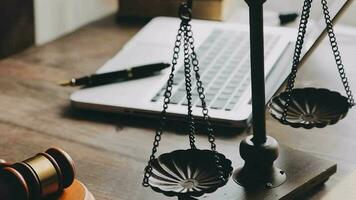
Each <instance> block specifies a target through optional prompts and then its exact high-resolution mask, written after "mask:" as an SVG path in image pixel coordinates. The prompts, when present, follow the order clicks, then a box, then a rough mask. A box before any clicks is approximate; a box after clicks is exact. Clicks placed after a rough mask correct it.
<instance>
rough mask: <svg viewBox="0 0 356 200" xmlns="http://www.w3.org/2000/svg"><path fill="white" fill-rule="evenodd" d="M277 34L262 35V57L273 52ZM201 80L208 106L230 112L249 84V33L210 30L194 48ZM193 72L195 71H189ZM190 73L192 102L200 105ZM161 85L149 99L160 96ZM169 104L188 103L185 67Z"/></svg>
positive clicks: (175, 83) (176, 76)
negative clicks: (263, 52) (263, 39)
mask: <svg viewBox="0 0 356 200" xmlns="http://www.w3.org/2000/svg"><path fill="white" fill-rule="evenodd" d="M278 39H279V38H278V35H277V36H276V35H265V58H268V55H269V54H270V52H271V51H272V48H273V46H274V45H273V44H275V43H276V42H277V41H278ZM197 55H198V59H199V61H200V62H199V68H200V75H201V80H202V82H203V86H204V88H205V101H206V103H207V105H208V107H209V108H211V109H217V110H226V111H231V110H233V109H234V107H235V106H236V105H237V103H238V102H239V100H240V97H241V96H242V95H243V93H244V92H245V91H246V90H247V89H249V87H250V80H251V79H250V56H249V55H250V45H249V36H248V32H244V31H239V32H237V31H230V30H221V29H215V30H213V31H212V32H211V33H210V35H209V36H208V37H207V39H206V40H205V41H204V42H203V43H202V44H201V45H200V46H199V48H198V49H197ZM192 73H194V71H192ZM195 82H196V80H195V76H194V75H192V83H193V86H194V87H192V104H193V105H194V106H198V107H201V102H200V99H199V97H198V92H197V88H196V86H195ZM165 87H166V86H163V87H162V88H161V89H160V90H159V91H158V92H157V93H156V95H155V96H154V97H153V98H152V99H151V101H152V102H157V101H159V100H161V99H162V98H163V94H164V91H165ZM170 104H177V105H187V99H186V90H185V80H184V66H181V67H180V68H179V69H178V70H177V71H176V73H175V76H174V90H173V92H172V96H171V101H170Z"/></svg>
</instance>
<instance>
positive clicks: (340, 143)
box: [0, 17, 356, 200]
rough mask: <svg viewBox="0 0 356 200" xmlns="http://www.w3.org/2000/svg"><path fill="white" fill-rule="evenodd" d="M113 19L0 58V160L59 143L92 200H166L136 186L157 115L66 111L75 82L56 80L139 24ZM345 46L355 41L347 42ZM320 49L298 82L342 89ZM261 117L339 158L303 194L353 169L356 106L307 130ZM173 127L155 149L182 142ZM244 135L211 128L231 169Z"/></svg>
mask: <svg viewBox="0 0 356 200" xmlns="http://www.w3.org/2000/svg"><path fill="white" fill-rule="evenodd" d="M114 21H115V20H114V17H109V18H106V19H104V20H101V21H99V22H97V23H94V24H91V25H88V26H86V27H84V28H82V29H80V30H78V31H76V32H74V33H72V34H70V35H68V36H66V37H64V38H61V39H59V40H56V41H54V42H51V43H49V44H47V45H44V46H40V47H33V48H31V49H29V50H27V51H25V52H23V53H21V54H18V55H15V56H12V57H10V58H7V59H4V60H1V61H0V91H1V92H0V138H1V139H0V158H3V159H5V160H7V161H9V162H15V161H19V160H22V159H24V158H27V157H30V156H32V155H34V154H35V153H37V152H41V151H43V150H45V149H47V148H48V147H50V146H58V147H60V148H63V149H64V150H66V151H67V152H69V153H70V155H71V156H72V157H73V159H74V161H75V162H76V167H77V172H78V178H79V179H80V180H81V181H82V182H84V183H85V185H86V186H87V187H88V188H89V190H90V191H91V192H92V193H93V194H94V196H95V198H96V199H97V200H116V199H117V200H136V199H138V200H141V199H166V198H165V197H164V196H162V195H159V194H156V193H153V192H151V191H150V190H149V189H145V188H142V187H141V181H142V172H143V168H144V167H145V165H146V162H147V159H148V156H149V152H150V151H151V145H152V140H153V136H154V127H155V126H156V124H157V121H155V120H149V119H143V118H135V117H129V116H123V115H116V114H107V113H99V112H91V111H81V110H73V109H72V108H71V107H70V102H69V95H70V94H71V93H72V92H73V91H75V90H76V88H63V87H60V86H58V85H57V84H56V82H57V81H59V80H62V79H68V78H71V77H75V76H81V75H85V74H89V73H93V72H94V71H95V70H96V69H97V68H98V67H99V66H100V65H102V64H103V63H104V62H105V61H106V60H108V59H109V58H110V57H112V56H113V55H114V54H115V53H116V52H117V51H119V50H120V48H121V47H122V46H123V45H124V43H125V42H126V41H128V40H129V39H130V38H131V37H132V36H133V35H134V34H135V33H136V32H137V31H138V30H139V29H140V28H141V27H142V26H143V24H144V23H145V22H130V23H124V22H120V24H115V22H114ZM325 44H326V43H325ZM347 45H349V46H350V48H351V47H354V46H355V45H352V44H351V42H350V43H349V44H346V45H345V46H347ZM320 49H321V50H320V51H318V52H316V53H315V54H314V55H313V56H312V57H311V59H310V60H309V61H308V62H307V63H306V64H305V66H303V68H302V70H301V72H300V74H299V76H298V79H297V86H323V87H329V88H330V89H337V90H339V91H342V85H341V84H340V82H339V80H338V75H337V74H336V72H337V71H336V69H335V66H334V65H333V64H334V62H333V60H332V57H331V53H330V50H329V49H328V48H324V47H322V48H320ZM323 49H325V51H324V50H323ZM354 53H355V52H351V50H350V52H346V53H345V58H344V61H345V64H346V63H347V66H349V65H350V67H348V68H347V73H348V76H349V77H350V80H351V86H356V79H355V77H356V68H355V67H352V65H351V64H355V63H354V62H353V61H354V58H353V57H352V55H355V54H354ZM325 55H328V56H325ZM329 57H330V58H329ZM320 58H323V59H322V60H321V59H320ZM354 88H355V87H354ZM267 116H268V117H267V129H268V132H269V134H270V135H271V136H273V137H275V138H277V139H278V140H279V142H280V143H281V144H284V145H287V146H289V147H292V148H295V149H298V150H302V151H304V152H308V153H310V154H312V155H314V156H317V157H320V158H323V159H326V160H330V161H333V162H336V163H338V173H337V174H336V175H335V176H333V177H332V178H331V179H330V180H329V181H328V182H327V183H326V184H325V186H322V187H318V188H316V189H315V190H313V191H312V192H310V193H309V194H306V195H305V197H304V198H302V199H321V198H322V197H323V196H324V194H325V192H326V191H329V190H330V188H332V187H333V186H335V185H336V184H337V183H338V182H339V181H340V180H342V178H343V177H344V176H345V175H346V174H348V173H350V172H351V171H354V169H355V167H356V159H355V155H354V150H355V147H356V139H355V137H356V136H355V134H356V125H355V120H356V113H355V110H351V111H350V112H349V114H348V116H347V117H346V118H345V119H344V120H342V121H341V122H340V123H338V124H337V125H334V126H330V127H327V128H325V129H312V130H304V129H293V128H290V127H287V126H284V125H281V124H279V123H278V122H277V121H275V120H273V119H272V118H271V117H270V116H269V115H268V114H267ZM174 125H175V124H174V122H172V123H171V127H170V128H169V130H168V131H167V132H165V133H164V135H163V138H162V142H161V146H160V148H159V153H163V152H167V151H171V150H173V149H177V148H188V139H187V137H186V134H185V132H184V130H178V129H175V128H174ZM248 134H249V133H248V130H245V131H241V130H231V129H225V128H220V129H219V130H218V131H217V148H218V150H219V151H221V152H222V153H224V154H225V155H226V156H227V157H229V158H230V159H232V160H233V161H234V162H235V165H236V166H234V167H237V166H241V165H242V163H241V162H239V161H238V159H237V158H238V157H239V154H238V145H239V142H240V140H241V139H242V138H244V137H246V136H247V135H248ZM197 141H198V143H197V145H198V146H199V147H201V148H205V147H208V142H207V138H206V137H205V135H203V134H200V135H198V136H197Z"/></svg>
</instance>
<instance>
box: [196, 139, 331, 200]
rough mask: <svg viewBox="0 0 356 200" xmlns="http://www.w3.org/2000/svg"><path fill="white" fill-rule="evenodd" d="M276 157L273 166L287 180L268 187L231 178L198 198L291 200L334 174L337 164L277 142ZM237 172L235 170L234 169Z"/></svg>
mask: <svg viewBox="0 0 356 200" xmlns="http://www.w3.org/2000/svg"><path fill="white" fill-rule="evenodd" d="M279 154H280V155H279V157H278V159H277V160H276V162H275V165H276V166H278V167H280V168H281V169H283V170H284V171H285V173H286V174H287V180H286V181H285V182H284V183H283V184H282V185H280V186H279V187H275V188H271V189H267V188H266V187H265V186H263V185H260V186H256V187H247V188H244V187H242V186H240V185H239V184H237V183H236V182H235V181H234V180H233V179H232V178H231V179H230V180H229V182H228V183H227V185H225V186H224V187H222V188H220V189H218V190H217V191H216V192H215V193H212V194H206V195H204V196H202V197H200V198H198V199H204V200H216V199H225V200H240V199H241V200H277V199H281V200H290V199H298V198H300V197H301V196H303V195H304V194H306V193H307V192H308V191H310V190H311V189H312V188H314V187H316V186H318V185H320V184H323V183H324V182H325V181H327V180H328V179H329V177H330V176H332V175H333V174H335V173H336V164H335V163H332V162H330V161H325V160H322V159H320V158H317V157H315V156H312V155H310V154H308V153H305V152H301V151H298V150H294V149H291V148H289V147H286V146H283V145H280V147H279ZM243 162H244V161H243V160H242V159H241V158H240V160H238V161H237V162H235V163H234V165H235V166H241V164H242V163H243ZM237 172H238V171H237Z"/></svg>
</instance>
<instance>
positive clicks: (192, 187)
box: [149, 149, 233, 197]
mask: <svg viewBox="0 0 356 200" xmlns="http://www.w3.org/2000/svg"><path fill="white" fill-rule="evenodd" d="M218 157H219V158H220V163H221V165H222V171H223V173H224V178H225V180H226V181H225V182H221V180H220V179H219V173H218V171H217V167H216V164H215V160H214V153H213V152H212V151H210V150H198V149H188V150H177V151H173V152H171V153H166V154H162V155H160V156H159V157H158V158H157V159H155V160H154V161H153V164H152V168H153V170H152V175H151V177H150V179H149V185H150V186H151V188H152V189H153V190H155V191H156V192H160V193H163V194H165V195H166V196H194V197H198V196H201V195H203V194H205V193H212V192H214V191H216V190H217V189H218V188H219V187H222V186H224V185H225V184H226V183H227V181H228V179H229V177H230V176H231V174H232V171H233V168H232V166H231V161H230V160H228V159H226V158H225V156H224V155H222V154H220V153H218Z"/></svg>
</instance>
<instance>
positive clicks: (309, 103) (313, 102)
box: [268, 88, 350, 129]
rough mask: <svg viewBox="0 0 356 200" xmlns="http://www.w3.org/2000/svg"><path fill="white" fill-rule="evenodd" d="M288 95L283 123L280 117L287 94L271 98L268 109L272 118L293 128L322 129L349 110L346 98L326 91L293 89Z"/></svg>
mask: <svg viewBox="0 0 356 200" xmlns="http://www.w3.org/2000/svg"><path fill="white" fill-rule="evenodd" d="M290 94H291V97H290V98H291V101H290V105H289V106H288V109H287V112H286V114H287V115H286V119H285V121H284V120H283V119H282V116H283V108H284V105H285V102H286V99H287V92H283V93H281V94H280V95H278V96H275V97H274V98H272V100H271V101H270V103H269V104H268V108H269V111H270V113H271V114H272V116H273V117H274V118H276V119H277V120H279V121H280V122H282V123H284V124H288V125H290V126H292V127H294V128H299V127H303V128H306V129H311V128H314V127H317V128H323V127H325V126H327V125H332V124H336V123H337V122H338V121H339V120H341V119H343V118H344V117H345V116H346V114H347V112H348V110H349V108H350V104H349V102H348V99H347V98H346V97H344V96H342V95H341V94H340V93H338V92H334V91H330V90H328V89H323V88H301V89H293V90H292V91H291V93H290Z"/></svg>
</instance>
